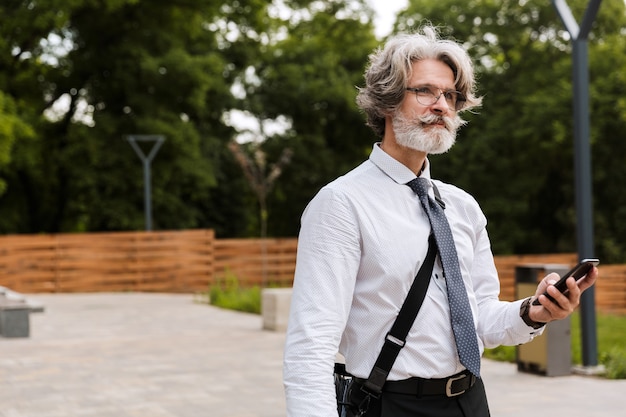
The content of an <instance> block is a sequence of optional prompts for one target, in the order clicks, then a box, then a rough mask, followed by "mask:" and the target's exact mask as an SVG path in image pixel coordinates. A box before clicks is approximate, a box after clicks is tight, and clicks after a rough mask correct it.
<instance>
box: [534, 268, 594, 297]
mask: <svg viewBox="0 0 626 417" xmlns="http://www.w3.org/2000/svg"><path fill="white" fill-rule="evenodd" d="M599 263H600V260H599V259H583V260H582V261H580V262H579V263H578V265H576V266H575V267H574V268H572V269H570V270H569V271H567V272H566V273H565V274H563V276H562V277H561V279H559V280H558V281H557V282H556V284H554V286H555V287H556V288H557V290H559V291H561V292H562V293H565V292H566V291H567V285H566V284H565V281H567V279H568V278H569V277H574V279H575V280H576V281H578V280H580V279H582V278H584V277H585V275H587V273H588V272H589V271H590V270H591V268H593V267H594V266H598V264H599ZM543 295H545V296H546V297H548V298H549V299H550V301H554V298H552V297H551V296H550V295H548V293H547V292H544V293H543ZM533 305H536V306H538V305H540V303H539V299H538V298H537V299H535V301H533Z"/></svg>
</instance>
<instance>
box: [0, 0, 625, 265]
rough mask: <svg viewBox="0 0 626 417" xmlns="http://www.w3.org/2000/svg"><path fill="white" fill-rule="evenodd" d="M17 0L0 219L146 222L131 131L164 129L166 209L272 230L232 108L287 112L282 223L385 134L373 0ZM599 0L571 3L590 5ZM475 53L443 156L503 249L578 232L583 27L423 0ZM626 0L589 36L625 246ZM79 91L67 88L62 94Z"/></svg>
mask: <svg viewBox="0 0 626 417" xmlns="http://www.w3.org/2000/svg"><path fill="white" fill-rule="evenodd" d="M283 3H284V4H285V6H286V7H287V8H290V9H291V10H292V11H293V13H292V15H291V16H290V17H288V18H286V17H284V15H281V14H280V13H279V12H278V10H277V9H276V7H275V6H274V4H273V3H272V2H267V1H261V0H242V1H237V2H223V1H218V0H198V1H194V2H189V1H183V0H173V1H172V0H170V1H165V0H153V1H147V0H103V1H97V2H96V1H92V0H63V1H62V0H42V1H37V2H26V3H25V2H23V1H18V0H13V1H4V2H2V4H1V5H0V15H2V16H3V17H5V19H4V20H3V24H2V25H0V118H1V121H2V123H0V233H42V232H74V231H107V230H138V229H142V228H143V227H144V223H143V222H144V212H143V210H144V207H143V186H144V184H143V167H142V164H141V162H140V161H139V159H138V158H137V157H136V155H135V154H134V152H133V151H132V149H131V148H130V146H129V145H128V143H127V142H126V141H125V140H124V136H125V135H128V134H162V135H164V136H165V137H166V142H165V144H164V145H163V147H162V148H161V149H160V151H159V153H158V154H157V156H156V158H155V159H154V161H153V163H152V209H153V219H154V221H153V223H154V228H155V229H157V230H158V229H161V230H163V229H184V228H212V229H214V230H215V231H216V234H217V236H218V237H244V236H258V235H259V234H260V230H261V228H262V227H263V226H262V222H261V221H260V220H259V216H258V215H257V209H258V204H257V201H256V200H255V196H254V193H253V191H252V190H251V189H250V187H249V185H248V184H247V183H246V180H245V178H244V175H243V172H242V170H241V169H240V167H239V166H238V165H237V163H236V161H235V160H234V158H233V155H232V154H231V152H230V151H229V150H228V149H227V147H226V145H227V144H228V143H229V142H230V141H232V139H233V138H234V137H236V135H237V131H236V130H235V128H233V127H232V126H230V125H229V123H227V121H226V120H225V115H226V114H228V112H230V111H231V110H233V109H237V110H241V111H247V112H248V113H249V114H251V115H252V117H253V118H254V119H256V120H260V121H263V120H268V119H281V120H286V121H287V126H286V129H285V131H284V132H281V133H271V132H266V133H263V134H262V135H261V136H262V137H260V140H261V141H263V150H264V152H266V153H267V158H268V160H269V161H277V160H278V159H279V158H280V155H281V154H282V152H283V151H284V149H286V148H289V149H291V150H292V151H293V157H292V158H291V163H290V164H289V165H288V166H286V167H285V169H284V172H283V173H282V175H281V177H280V178H279V179H277V181H276V184H275V186H274V187H273V188H272V191H271V192H270V193H269V194H268V195H267V208H266V213H267V228H268V229H267V234H268V236H295V235H296V234H297V232H298V229H299V219H300V215H301V213H302V211H303V209H304V207H305V205H306V204H307V203H308V201H309V200H310V199H311V198H312V197H313V195H314V194H315V193H316V192H317V191H318V190H319V188H320V187H322V186H323V185H324V184H326V183H327V182H328V181H331V180H332V179H334V178H336V177H337V176H339V175H342V174H343V173H345V172H347V171H348V170H349V169H351V168H353V167H354V166H356V165H357V164H359V163H360V162H361V161H363V160H364V159H366V158H367V155H368V153H369V151H370V149H371V146H372V143H373V142H374V141H376V140H377V138H375V137H374V136H373V134H372V133H371V132H370V131H369V129H368V128H367V127H366V126H365V124H364V117H363V115H362V114H361V113H360V112H359V111H358V109H357V107H356V104H355V96H356V87H357V86H360V85H362V84H363V79H362V74H363V70H364V68H365V65H366V62H367V56H368V54H369V53H370V52H371V51H372V50H373V49H374V48H375V47H377V46H378V45H379V44H380V42H379V40H377V39H376V38H375V36H374V30H373V29H374V28H373V25H372V11H371V9H370V8H369V6H368V5H367V2H366V1H365V0H357V1H348V0H329V1H324V2H319V1H313V0H285V1H284V2H283ZM587 3H588V2H587V0H571V1H568V4H569V5H570V7H571V8H572V10H573V13H574V16H575V17H576V18H577V19H578V20H580V19H581V17H582V14H583V12H584V9H585V7H586V5H587ZM424 20H429V21H431V22H433V23H434V24H436V25H441V26H442V28H443V32H444V33H445V34H446V35H449V36H451V37H454V38H456V39H458V40H460V41H462V42H464V45H465V46H466V47H467V48H468V50H469V52H470V54H471V56H472V57H473V58H474V59H475V63H476V68H477V75H478V80H479V91H480V93H481V94H483V95H484V105H483V107H482V109H481V110H480V114H466V115H464V117H465V118H466V119H468V120H469V121H470V123H469V125H468V126H467V127H465V128H463V129H462V130H461V132H460V134H459V138H458V143H457V145H456V146H455V148H454V149H453V150H452V151H451V152H450V153H449V154H446V155H441V156H433V157H432V162H433V175H434V176H436V177H438V178H442V179H444V180H446V181H449V182H452V183H454V184H457V185H459V186H460V187H462V188H464V189H466V190H467V191H469V192H470V193H471V194H473V195H474V196H475V197H476V198H477V200H478V201H479V202H480V204H481V206H482V207H483V209H484V211H485V213H486V215H487V218H488V219H489V222H490V223H489V226H488V227H489V233H490V236H491V241H492V244H493V250H494V252H495V253H497V254H510V253H538V252H561V251H575V248H576V242H575V236H576V233H575V232H576V227H577V225H576V216H575V207H574V197H575V190H574V172H573V165H574V164H573V151H572V148H573V146H572V136H573V127H572V105H571V100H572V92H571V91H572V85H571V84H572V83H571V67H572V62H571V42H570V40H569V39H568V37H567V35H566V33H565V30H564V27H563V25H562V23H561V21H560V19H559V18H558V16H557V13H556V11H555V10H554V7H553V5H552V4H551V1H549V0H537V1H532V2H530V1H515V0H502V1H498V2H494V1H492V0H472V1H466V0H436V1H435V0H426V1H422V0H420V1H417V0H414V1H410V2H409V6H408V7H407V9H406V10H405V11H404V12H402V13H401V15H400V16H399V18H398V20H397V23H396V27H395V30H396V31H397V32H405V31H412V30H415V29H416V28H417V27H418V26H419V25H420V24H421V22H423V21H424ZM625 31H626V13H625V6H624V3H623V1H622V0H604V1H603V2H602V4H601V7H600V9H599V14H598V16H597V19H596V21H595V22H594V25H593V29H592V31H591V36H590V39H589V42H588V45H589V73H590V81H591V91H590V100H591V106H590V108H591V119H592V126H591V145H592V160H593V161H594V162H593V164H592V167H593V190H594V197H595V203H594V210H595V212H594V221H595V224H594V229H595V233H596V242H595V246H596V249H597V251H596V255H598V256H599V257H601V258H602V259H603V262H604V263H617V262H625V261H626V258H625V257H626V255H625V254H626V250H625V249H626V247H625V246H626V244H625V243H624V242H623V239H621V236H623V235H624V234H626V223H625V222H623V221H621V219H623V218H624V216H625V215H626V211H625V210H626V194H625V193H623V192H621V187H622V184H623V183H624V181H625V180H626V165H625V164H623V161H622V159H623V158H622V155H623V154H624V153H626V148H625V147H626V141H624V140H623V133H622V132H624V131H626V78H625V77H626V73H625V72H624V71H623V70H622V69H623V68H626V54H624V53H623V51H624V50H626V37H625V36H624V33H625ZM60 104H64V106H60Z"/></svg>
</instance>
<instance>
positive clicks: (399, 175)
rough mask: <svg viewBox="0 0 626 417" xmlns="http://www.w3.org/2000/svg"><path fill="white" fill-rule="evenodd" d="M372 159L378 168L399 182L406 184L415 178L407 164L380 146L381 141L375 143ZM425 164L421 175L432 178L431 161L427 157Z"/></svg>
mask: <svg viewBox="0 0 626 417" xmlns="http://www.w3.org/2000/svg"><path fill="white" fill-rule="evenodd" d="M370 161H372V163H373V164H374V165H376V166H377V167H378V169H380V170H381V171H382V172H384V173H385V174H386V175H387V176H388V177H389V178H391V179H392V180H394V181H395V182H397V183H398V184H406V183H408V182H409V181H411V180H413V179H415V174H414V173H413V171H411V170H410V169H409V168H408V167H407V166H406V165H404V164H402V163H401V162H399V161H398V160H396V159H394V158H393V157H392V156H391V155H389V154H388V153H387V152H385V151H383V150H382V148H381V147H380V142H377V143H375V144H374V147H373V149H372V153H371V154H370ZM424 164H425V165H426V166H425V167H424V170H423V171H422V173H421V175H420V177H421V178H428V179H430V162H429V161H428V158H426V161H425V163H424Z"/></svg>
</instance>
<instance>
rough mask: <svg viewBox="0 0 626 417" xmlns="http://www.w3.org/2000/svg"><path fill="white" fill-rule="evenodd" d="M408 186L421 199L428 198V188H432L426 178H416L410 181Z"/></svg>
mask: <svg viewBox="0 0 626 417" xmlns="http://www.w3.org/2000/svg"><path fill="white" fill-rule="evenodd" d="M406 185H408V186H409V187H411V190H413V192H414V193H415V194H417V195H418V196H419V197H428V188H429V187H430V181H428V179H426V178H421V177H419V178H415V179H412V180H411V181H409V182H408V183H407V184H406Z"/></svg>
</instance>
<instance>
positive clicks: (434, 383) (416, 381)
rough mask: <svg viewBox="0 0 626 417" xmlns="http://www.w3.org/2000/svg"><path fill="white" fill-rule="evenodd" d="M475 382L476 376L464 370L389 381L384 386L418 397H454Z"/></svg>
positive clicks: (384, 389) (395, 391) (398, 392)
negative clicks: (446, 375)
mask: <svg viewBox="0 0 626 417" xmlns="http://www.w3.org/2000/svg"><path fill="white" fill-rule="evenodd" d="M475 383H476V377H475V376H474V375H473V374H472V373H471V372H469V371H463V372H461V373H458V374H456V375H452V376H450V377H448V378H441V379H424V378H409V379H404V380H402V381H387V382H385V385H384V386H383V392H393V393H396V394H408V395H416V396H418V397H421V396H424V395H442V396H446V397H454V396H457V395H461V394H463V393H464V392H465V391H467V390H468V389H470V388H471V387H472V386H474V384H475Z"/></svg>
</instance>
